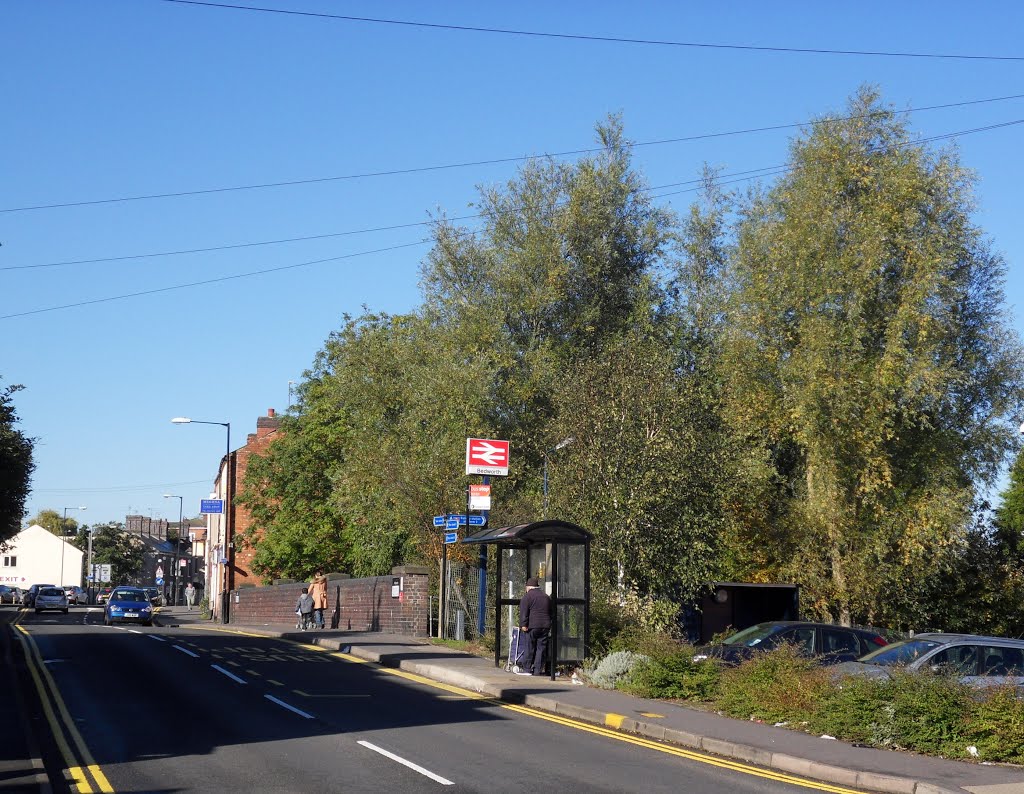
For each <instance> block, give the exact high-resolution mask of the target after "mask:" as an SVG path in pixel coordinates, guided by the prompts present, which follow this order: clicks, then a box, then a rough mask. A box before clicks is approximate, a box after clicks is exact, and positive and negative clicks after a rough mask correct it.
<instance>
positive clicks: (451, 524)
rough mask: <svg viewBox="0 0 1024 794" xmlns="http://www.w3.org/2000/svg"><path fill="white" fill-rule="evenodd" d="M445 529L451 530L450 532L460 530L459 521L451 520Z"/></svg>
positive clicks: (446, 523) (447, 522)
mask: <svg viewBox="0 0 1024 794" xmlns="http://www.w3.org/2000/svg"><path fill="white" fill-rule="evenodd" d="M444 528H445V529H449V530H451V529H458V528H459V519H457V518H449V519H448V520H447V521H446V522H445V525H444ZM445 542H447V541H445Z"/></svg>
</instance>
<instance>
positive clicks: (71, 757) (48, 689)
mask: <svg viewBox="0 0 1024 794" xmlns="http://www.w3.org/2000/svg"><path fill="white" fill-rule="evenodd" d="M20 620H21V616H20V615H19V616H18V618H17V619H16V620H15V621H14V624H13V626H14V629H15V630H16V631H17V632H18V633H17V634H16V635H15V636H16V637H17V638H18V639H19V640H20V641H21V642H22V644H23V647H24V649H25V660H26V662H27V666H28V669H29V672H30V673H31V674H32V680H33V681H34V682H35V685H36V692H37V693H38V694H39V702H40V703H42V705H43V713H44V714H45V715H46V721H47V722H48V723H49V725H50V731H51V733H52V734H53V738H54V740H55V741H56V742H57V748H58V749H59V750H60V754H61V757H62V758H63V759H64V764H65V766H66V772H67V775H68V777H69V778H70V780H71V782H72V785H73V788H74V790H75V791H76V792H78V794H94V792H96V791H100V792H103V794H112V793H113V791H114V789H113V787H112V786H111V785H110V781H109V780H107V776H106V775H104V774H103V770H102V769H100V767H99V765H98V764H97V763H96V761H95V760H94V759H93V757H92V753H90V752H89V748H88V747H86V746H85V741H84V740H83V739H82V735H81V734H80V733H79V732H78V729H77V728H76V727H75V721H74V720H73V719H72V718H71V714H69V713H68V709H67V706H65V705H64V700H63V699H62V698H61V696H60V692H59V690H58V689H57V684H56V683H55V682H54V680H53V676H51V675H50V671H49V670H47V669H46V665H45V663H44V662H43V657H42V654H40V653H39V647H38V646H37V645H36V642H35V640H33V639H32V635H31V634H29V633H28V631H27V630H26V629H25V628H24V627H23V626H20V625H19V621H20ZM69 736H70V737H71V741H70V743H69V741H68V737H69ZM72 744H74V750H72V747H71V745H72ZM75 751H77V756H76V755H75Z"/></svg>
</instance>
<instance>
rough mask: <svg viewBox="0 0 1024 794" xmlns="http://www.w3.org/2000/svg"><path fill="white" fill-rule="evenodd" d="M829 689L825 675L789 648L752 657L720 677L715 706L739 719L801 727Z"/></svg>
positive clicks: (797, 652)
mask: <svg viewBox="0 0 1024 794" xmlns="http://www.w3.org/2000/svg"><path fill="white" fill-rule="evenodd" d="M828 686H829V679H828V673H827V672H826V671H825V670H823V669H822V668H821V667H819V666H818V664H817V663H816V662H815V661H814V660H812V659H808V658H807V657H805V656H803V655H802V654H801V653H800V650H799V649H798V648H796V647H794V646H791V645H781V646H779V647H778V648H773V649H772V650H771V651H768V652H766V653H759V654H755V655H754V657H753V658H751V659H749V660H748V661H745V662H744V663H743V664H741V665H740V666H739V667H736V668H733V669H731V670H725V671H723V673H722V681H721V694H720V696H719V698H718V701H717V705H718V707H719V708H720V709H721V710H722V711H723V712H724V713H725V714H728V715H730V716H733V717H739V718H740V719H758V720H762V721H764V722H771V723H775V722H791V723H801V722H806V721H807V720H808V719H810V717H811V715H812V714H813V713H814V710H815V707H816V703H817V702H818V701H819V700H820V698H821V696H822V694H823V693H824V692H825V691H827V688H828Z"/></svg>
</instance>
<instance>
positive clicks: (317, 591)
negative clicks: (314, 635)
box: [309, 572, 327, 629]
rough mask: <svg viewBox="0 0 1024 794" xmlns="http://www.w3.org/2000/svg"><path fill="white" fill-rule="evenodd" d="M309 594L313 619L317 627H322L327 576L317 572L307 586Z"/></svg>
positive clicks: (325, 606) (325, 602)
mask: <svg viewBox="0 0 1024 794" xmlns="http://www.w3.org/2000/svg"><path fill="white" fill-rule="evenodd" d="M309 594H310V595H311V596H312V597H313V621H314V623H315V624H316V627H317V628H318V629H322V628H323V627H324V610H325V609H327V577H326V576H324V575H323V574H322V573H320V572H317V573H316V575H314V576H313V583H312V584H311V585H310V586H309Z"/></svg>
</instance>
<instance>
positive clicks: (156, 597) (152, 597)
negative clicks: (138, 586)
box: [142, 587, 164, 607]
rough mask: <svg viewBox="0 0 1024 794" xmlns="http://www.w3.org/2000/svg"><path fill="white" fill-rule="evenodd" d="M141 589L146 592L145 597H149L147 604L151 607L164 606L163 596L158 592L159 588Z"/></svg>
mask: <svg viewBox="0 0 1024 794" xmlns="http://www.w3.org/2000/svg"><path fill="white" fill-rule="evenodd" d="M142 589H143V590H145V591H146V595H148V596H149V603H151V604H152V605H153V606H155V607H162V606H163V605H164V596H163V593H161V592H160V588H159V587H143V588H142Z"/></svg>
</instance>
